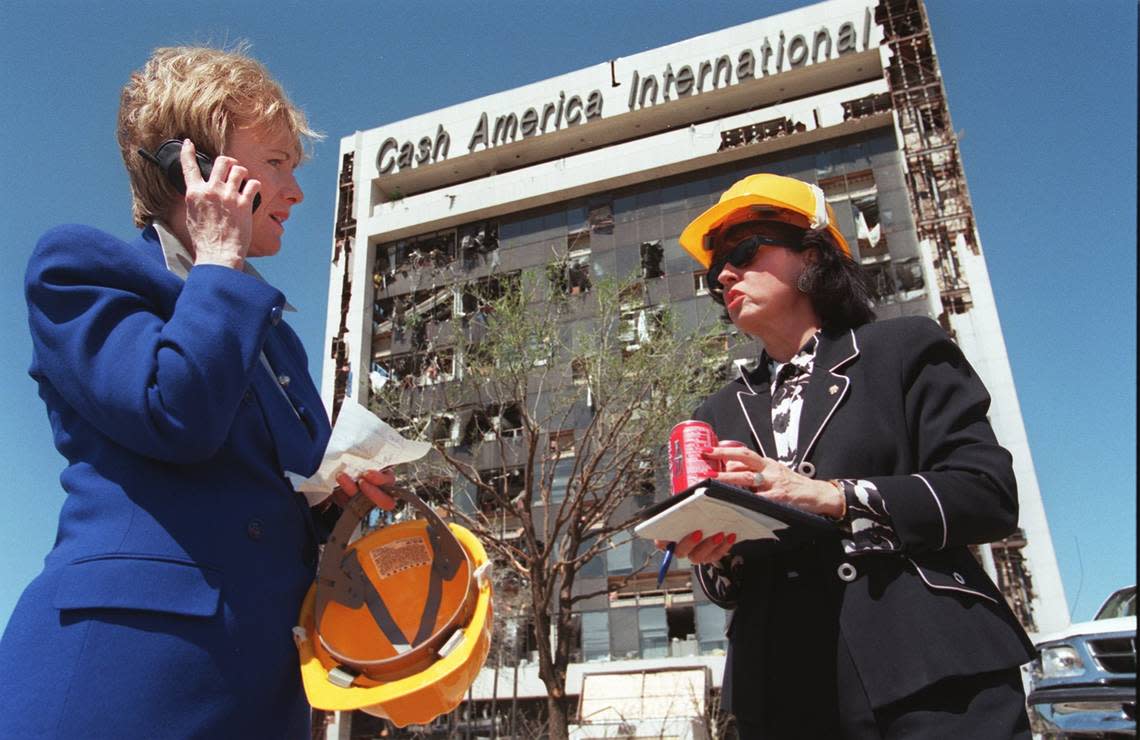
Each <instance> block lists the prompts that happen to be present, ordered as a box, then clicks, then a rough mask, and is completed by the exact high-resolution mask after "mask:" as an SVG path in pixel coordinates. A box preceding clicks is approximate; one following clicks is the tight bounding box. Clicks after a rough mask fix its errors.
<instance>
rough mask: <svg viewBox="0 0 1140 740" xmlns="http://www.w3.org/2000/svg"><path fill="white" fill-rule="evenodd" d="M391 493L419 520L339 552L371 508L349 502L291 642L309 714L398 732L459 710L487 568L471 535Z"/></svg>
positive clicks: (476, 646)
mask: <svg viewBox="0 0 1140 740" xmlns="http://www.w3.org/2000/svg"><path fill="white" fill-rule="evenodd" d="M392 493H394V494H395V495H396V496H397V497H398V498H401V499H403V500H404V501H405V502H407V503H409V504H410V505H412V506H414V507H415V508H416V509H417V510H419V512H420V513H421V514H422V515H423V516H425V519H414V520H410V521H405V522H400V523H399V524H393V525H389V526H386V527H384V528H383V529H380V530H377V531H375V532H372V533H370V534H368V535H366V536H364V537H361V538H360V539H358V540H356V541H355V542H352V543H351V544H349V542H348V540H349V537H350V536H351V534H352V532H353V531H354V530H355V528H356V525H357V523H359V521H360V520H361V519H362V518H363V516H364V515H365V514H367V513H368V511H369V510H370V509H371V508H372V504H371V502H370V501H368V499H367V497H365V496H363V495H359V494H358V495H356V496H354V497H353V498H352V499H351V500H350V501H349V504H348V506H347V507H346V508H345V512H344V514H342V515H341V518H340V520H339V521H338V522H337V525H336V527H335V528H334V530H333V533H332V535H331V536H330V538H329V542H328V544H326V545H325V551H324V553H323V554H322V557H321V564H320V567H319V568H318V571H317V581H316V583H314V584H313V586H312V588H310V589H309V593H308V595H307V596H306V597H305V601H304V603H303V604H302V606H301V615H300V619H299V626H298V627H297V628H296V629H295V636H296V640H297V648H298V651H299V653H300V660H301V679H302V681H303V683H304V686H305V694H306V695H307V696H308V698H309V703H310V704H311V705H312V706H313V707H315V708H317V709H323V710H326V711H345V710H352V709H359V710H361V711H364V712H367V713H368V714H372V715H374V716H377V717H383V718H385V719H389V720H391V721H392V722H393V723H395V724H396V725H398V726H400V727H404V726H406V725H409V724H426V723H428V722H431V721H432V720H433V719H435V718H436V717H438V716H439V715H441V714H444V713H446V712H450V711H451V710H452V709H454V708H455V707H456V706H458V705H459V703H460V702H461V701H463V698H464V695H465V694H466V693H467V690H468V689H469V688H470V687H471V684H472V683H474V682H475V677H476V676H477V675H478V673H479V669H480V668H482V667H483V663H484V661H486V659H487V652H488V650H489V649H490V645H491V583H490V578H489V577H488V571H489V568H490V563H489V561H488V560H487V553H486V551H485V550H484V548H483V545H482V544H481V543H480V542H479V540H478V539H477V538H476V537H475V536H474V535H473V534H471V532H470V531H468V530H467V529H465V528H463V527H461V526H459V525H458V524H450V525H449V524H445V523H444V522H443V520H442V519H440V518H439V516H438V515H437V514H436V513H435V512H434V511H432V509H431V508H430V507H429V506H427V505H426V504H424V503H423V502H422V501H420V499H419V498H418V497H416V496H415V495H414V494H412V493H410V492H407V491H399V490H395V491H392Z"/></svg>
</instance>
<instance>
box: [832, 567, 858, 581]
mask: <svg viewBox="0 0 1140 740" xmlns="http://www.w3.org/2000/svg"><path fill="white" fill-rule="evenodd" d="M835 572H836V573H838V574H839V580H841V581H843V582H844V583H851V581H854V580H855V577H856V576H858V575H859V572H858V571H856V570H855V566H854V565H852V564H851V563H840V564H839V567H838V568H836V571H835Z"/></svg>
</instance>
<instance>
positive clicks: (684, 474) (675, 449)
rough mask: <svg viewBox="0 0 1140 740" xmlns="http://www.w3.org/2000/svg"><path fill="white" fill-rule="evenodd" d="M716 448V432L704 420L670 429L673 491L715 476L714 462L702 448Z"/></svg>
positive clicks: (675, 492)
mask: <svg viewBox="0 0 1140 740" xmlns="http://www.w3.org/2000/svg"><path fill="white" fill-rule="evenodd" d="M706 447H716V433H715V432H713V429H712V426H710V425H709V424H708V423H706V422H703V421H695V420H692V419H690V420H688V421H682V422H681V423H680V424H677V425H676V426H674V427H673V430H672V431H671V432H669V473H670V474H671V475H672V477H673V493H674V494H677V493H680V492H681V491H683V490H685V489H686V488H689V487H690V486H694V485H696V484H697V483H700V482H701V481H703V480H704V479H705V478H712V477H715V476H716V474H717V473H718V472H719V470H718V466H717V465H716V463H715V462H713V461H710V460H706V459H705V458H704V457H703V456H702V455H701V450H703V449H704V448H706Z"/></svg>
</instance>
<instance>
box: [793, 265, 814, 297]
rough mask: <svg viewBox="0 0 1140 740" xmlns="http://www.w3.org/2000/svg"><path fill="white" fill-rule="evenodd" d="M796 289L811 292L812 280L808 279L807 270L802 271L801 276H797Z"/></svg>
mask: <svg viewBox="0 0 1140 740" xmlns="http://www.w3.org/2000/svg"><path fill="white" fill-rule="evenodd" d="M796 290H798V291H799V292H801V293H810V292H811V281H810V280H809V279H808V275H807V271H806V270H805V271H803V272H801V273H800V276H799V277H798V278H796Z"/></svg>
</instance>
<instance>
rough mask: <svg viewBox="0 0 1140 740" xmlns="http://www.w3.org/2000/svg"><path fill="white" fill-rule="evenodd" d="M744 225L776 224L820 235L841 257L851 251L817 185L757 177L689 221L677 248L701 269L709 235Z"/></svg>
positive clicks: (710, 246)
mask: <svg viewBox="0 0 1140 740" xmlns="http://www.w3.org/2000/svg"><path fill="white" fill-rule="evenodd" d="M744 221H780V222H783V223H788V224H791V225H793V226H798V227H799V228H802V229H811V230H817V231H822V232H823V233H824V234H825V235H826V236H828V237H829V238H830V240H831V242H832V243H833V244H834V245H835V247H836V248H837V249H839V250H840V251H841V252H843V253H844V254H846V255H848V256H850V254H851V248H850V247H848V246H847V240H846V239H844V238H843V234H841V233H840V231H839V229H838V228H837V227H836V225H835V212H834V211H832V210H831V206H830V205H829V204H828V203H827V200H826V199H825V198H824V196H823V191H822V190H820V188H819V186H818V185H813V184H811V183H807V182H803V181H801V180H797V179H795V178H793V177H785V176H783V175H773V174H769V173H761V174H758V175H749V176H748V177H746V178H744V179H743V180H740V181H738V182H736V183H735V184H734V185H733V186H732V187H730V188H729V189H728V190H726V191H724V194H723V195H721V196H720V201H718V202H717V204H716V205H715V206H713V207H712V208H710V209H708V210H707V211H705V212H704V213H702V214H701V215H699V216H697V217H696V218H695V219H693V222H692V223H690V224H689V225H688V226H686V227H685V230H684V231H683V232H682V233H681V239H680V241H681V246H682V247H684V249H685V251H686V252H688V253H689V254H690V255H691V256H692V258H693V259H695V260H696V261H697V262H700V263H701V264H702V265H704V266H705V267H708V266H709V263H710V262H712V255H713V250H714V248H715V246H716V245H715V244H714V243H713V242H714V240H713V238H712V237H713V235H714V234H715V233H716V232H717V231H718V230H720V229H721V228H723V227H725V226H731V225H733V224H736V223H741V222H744Z"/></svg>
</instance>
